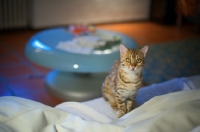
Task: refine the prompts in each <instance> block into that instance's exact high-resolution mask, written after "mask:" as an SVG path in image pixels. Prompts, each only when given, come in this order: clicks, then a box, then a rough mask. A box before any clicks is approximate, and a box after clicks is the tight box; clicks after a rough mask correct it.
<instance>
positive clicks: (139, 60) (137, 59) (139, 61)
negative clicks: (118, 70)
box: [136, 55, 142, 63]
mask: <svg viewBox="0 0 200 132" xmlns="http://www.w3.org/2000/svg"><path fill="white" fill-rule="evenodd" d="M136 61H137V63H141V62H142V60H141V59H140V57H139V56H138V55H136Z"/></svg>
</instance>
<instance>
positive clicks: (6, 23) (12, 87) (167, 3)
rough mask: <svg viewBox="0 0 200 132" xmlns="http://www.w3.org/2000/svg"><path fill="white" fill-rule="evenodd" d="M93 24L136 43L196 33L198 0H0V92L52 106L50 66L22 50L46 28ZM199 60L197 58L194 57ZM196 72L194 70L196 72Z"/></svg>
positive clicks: (198, 27) (199, 15) (199, 28)
mask: <svg viewBox="0 0 200 132" xmlns="http://www.w3.org/2000/svg"><path fill="white" fill-rule="evenodd" d="M71 24H92V25H94V26H96V27H97V28H101V29H105V30H112V31H116V32H120V33H123V34H125V35H127V36H129V37H131V38H132V39H133V40H135V41H136V42H137V44H138V46H139V47H142V46H144V45H152V44H162V43H166V42H171V41H178V40H186V39H193V38H198V37H199V31H200V2H199V0H112V1H111V0H57V1H55V0H0V96H18V97H24V98H28V99H32V100H35V101H39V102H42V103H44V104H47V105H50V106H55V105H57V104H58V103H61V102H63V100H61V99H59V98H57V97H54V96H52V95H51V94H49V93H48V92H46V91H45V86H44V80H45V77H46V75H47V73H48V72H49V71H50V70H51V69H48V68H44V67H42V66H39V65H36V64H34V63H32V62H30V61H29V60H28V59H27V58H26V57H25V55H24V48H25V45H26V43H27V41H28V40H29V39H30V38H31V36H33V35H34V34H36V33H38V32H40V31H42V30H44V29H49V28H54V27H62V26H68V25H71ZM197 60H200V58H197ZM195 74H196V73H195Z"/></svg>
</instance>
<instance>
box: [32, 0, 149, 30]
mask: <svg viewBox="0 0 200 132" xmlns="http://www.w3.org/2000/svg"><path fill="white" fill-rule="evenodd" d="M149 17H150V0H32V2H31V3H30V16H29V19H30V23H31V27H32V28H44V27H51V26H59V25H67V24H74V23H84V24H97V23H111V22H122V21H132V20H136V21H138V20H147V19H149Z"/></svg>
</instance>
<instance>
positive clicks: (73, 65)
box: [25, 28, 137, 101]
mask: <svg viewBox="0 0 200 132" xmlns="http://www.w3.org/2000/svg"><path fill="white" fill-rule="evenodd" d="M97 32H98V33H100V34H108V35H115V36H118V37H120V39H121V41H122V44H124V45H125V46H126V47H128V48H137V44H136V43H135V42H134V41H133V40H132V39H131V38H129V37H128V36H125V35H123V34H120V33H116V32H112V31H106V30H99V29H98V30H97ZM73 37H74V36H73V34H71V33H70V32H68V31H67V30H66V29H65V28H52V29H48V30H44V31H41V32H39V33H37V34H35V35H34V36H33V37H32V38H31V39H30V40H29V41H28V43H27V45H26V48H25V55H26V57H27V58H28V59H29V60H30V61H32V62H34V63H36V64H38V65H41V66H44V67H48V68H51V69H54V70H53V71H51V72H50V73H49V74H48V75H47V77H46V81H45V84H46V88H47V90H48V91H49V92H50V93H51V94H53V95H55V96H57V97H59V98H61V99H64V100H67V101H86V100H90V99H93V98H97V97H100V96H101V85H102V83H103V81H104V79H105V77H106V75H107V74H108V71H109V70H110V68H111V66H112V64H113V62H114V61H115V60H117V59H118V58H119V50H118V49H117V50H112V49H106V52H104V51H102V52H100V53H99V52H93V53H92V54H89V55H83V54H74V53H70V52H66V51H63V50H60V49H58V48H56V45H57V44H58V43H59V42H61V41H68V40H71V39H73ZM107 51H109V52H107Z"/></svg>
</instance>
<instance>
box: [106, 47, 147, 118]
mask: <svg viewBox="0 0 200 132" xmlns="http://www.w3.org/2000/svg"><path fill="white" fill-rule="evenodd" d="M119 49H120V60H117V61H115V63H114V64H113V66H112V68H111V70H110V73H109V74H108V76H107V77H106V79H105V81H104V83H103V85H102V94H103V97H104V99H105V100H106V101H108V102H109V104H110V105H111V107H112V108H113V109H114V110H117V111H119V115H118V117H121V116H123V115H124V114H126V113H128V112H130V111H131V110H132V109H133V104H134V98H135V96H136V94H137V91H138V89H139V88H140V86H141V84H142V68H143V66H144V58H145V55H146V52H147V50H148V47H147V46H145V47H143V48H142V49H141V50H138V49H127V48H126V47H125V46H123V45H120V48H119Z"/></svg>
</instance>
